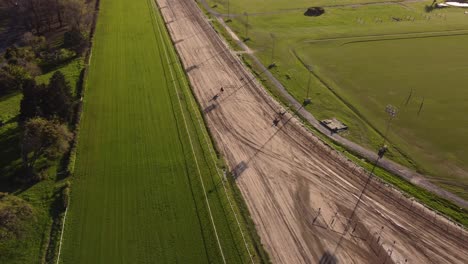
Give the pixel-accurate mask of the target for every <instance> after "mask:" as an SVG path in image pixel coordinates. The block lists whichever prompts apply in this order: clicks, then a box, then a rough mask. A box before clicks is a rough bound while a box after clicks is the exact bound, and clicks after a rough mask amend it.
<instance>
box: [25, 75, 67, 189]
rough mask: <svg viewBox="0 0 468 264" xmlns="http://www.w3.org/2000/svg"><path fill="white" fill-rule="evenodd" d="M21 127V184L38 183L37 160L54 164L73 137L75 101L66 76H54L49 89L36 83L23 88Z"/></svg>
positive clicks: (32, 81) (33, 82) (26, 82)
mask: <svg viewBox="0 0 468 264" xmlns="http://www.w3.org/2000/svg"><path fill="white" fill-rule="evenodd" d="M22 90H23V99H22V100H21V107H20V116H19V124H20V126H21V127H22V131H23V132H22V142H21V153H22V155H21V157H22V161H23V167H22V170H21V173H20V176H21V177H20V180H22V181H30V180H38V179H39V178H40V176H39V175H38V173H37V172H36V170H35V169H36V163H37V161H38V160H40V159H43V160H45V161H53V160H55V159H57V158H58V157H60V156H61V155H63V154H64V153H65V152H66V151H67V150H68V149H69V143H70V141H71V139H72V138H73V134H72V133H71V132H70V131H69V129H68V124H69V123H70V121H71V117H72V113H73V109H74V98H73V94H72V92H71V86H70V85H69V83H68V82H67V81H66V79H65V76H64V75H63V74H62V73H61V72H60V71H57V72H55V73H54V74H53V75H52V77H51V78H50V81H49V84H48V85H43V84H37V83H36V82H35V81H34V80H33V79H29V80H27V81H25V83H24V85H23V89H22Z"/></svg>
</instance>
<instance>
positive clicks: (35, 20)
mask: <svg viewBox="0 0 468 264" xmlns="http://www.w3.org/2000/svg"><path fill="white" fill-rule="evenodd" d="M0 1H2V2H3V5H6V6H7V7H8V8H10V11H9V13H10V14H11V15H12V18H13V19H15V20H16V21H17V20H18V19H19V20H20V21H18V22H19V23H21V24H22V25H23V26H24V27H25V28H26V30H27V31H35V33H36V34H40V33H43V32H46V31H51V30H52V29H54V28H56V27H63V26H64V25H69V26H71V27H75V28H77V29H82V28H85V27H87V26H88V25H89V24H90V23H91V21H92V15H93V9H92V7H90V5H89V2H91V0H22V1H18V0H0Z"/></svg>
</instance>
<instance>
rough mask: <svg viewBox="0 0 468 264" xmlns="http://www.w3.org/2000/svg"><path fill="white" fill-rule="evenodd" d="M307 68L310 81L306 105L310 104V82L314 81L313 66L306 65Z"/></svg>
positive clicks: (305, 100)
mask: <svg viewBox="0 0 468 264" xmlns="http://www.w3.org/2000/svg"><path fill="white" fill-rule="evenodd" d="M306 68H307V71H308V73H309V81H308V82H307V95H306V98H305V99H304V105H308V104H310V97H309V92H310V81H311V79H312V66H310V65H306Z"/></svg>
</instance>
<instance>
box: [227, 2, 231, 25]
mask: <svg viewBox="0 0 468 264" xmlns="http://www.w3.org/2000/svg"><path fill="white" fill-rule="evenodd" d="M227 9H228V18H227V20H228V21H229V20H231V6H230V4H229V0H227Z"/></svg>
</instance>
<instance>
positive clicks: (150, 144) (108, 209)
mask: <svg viewBox="0 0 468 264" xmlns="http://www.w3.org/2000/svg"><path fill="white" fill-rule="evenodd" d="M85 89H86V92H85V97H84V112H83V117H82V121H81V126H80V134H79V144H78V151H77V159H76V163H75V173H74V176H73V177H74V180H73V184H72V188H71V189H72V193H71V200H70V207H69V209H68V212H67V218H66V224H65V231H64V234H63V245H62V249H61V255H60V263H154V262H158V263H246V262H249V261H251V259H250V256H249V254H248V251H250V252H252V254H253V256H252V260H253V261H256V262H261V261H262V260H261V259H260V257H259V256H258V254H256V253H255V249H254V247H253V244H252V242H251V241H250V235H251V234H250V233H249V232H247V231H246V227H245V226H244V224H243V218H242V217H241V214H240V212H239V209H238V207H237V205H236V202H235V201H234V199H233V197H232V196H233V193H232V192H231V189H230V186H229V183H228V182H225V181H223V180H222V179H223V177H224V176H223V175H222V172H221V171H220V170H218V168H217V166H218V165H220V164H221V162H220V161H219V160H217V158H216V154H215V153H214V150H213V146H212V145H211V142H210V139H209V137H208V135H207V131H206V130H205V128H204V125H203V120H202V118H201V115H200V112H199V111H198V108H197V103H196V102H195V100H194V98H193V97H192V94H191V92H190V89H189V87H188V84H187V81H186V79H185V76H184V74H183V71H182V68H181V66H180V65H179V63H178V59H177V57H176V56H175V52H174V50H173V48H172V44H171V42H170V39H169V37H168V35H167V33H166V31H165V29H164V23H162V20H161V17H160V15H159V13H158V11H157V9H156V7H155V4H154V3H153V2H151V1H146V0H137V1H131V2H130V1H125V0H117V1H115V0H114V1H112V0H102V1H101V3H100V11H99V18H98V22H97V27H96V34H95V39H94V44H93V50H92V57H91V62H90V68H89V75H88V78H87V82H86V88H85ZM226 185H227V187H226ZM228 197H230V198H229V200H228ZM234 213H235V215H234ZM239 217H241V218H239ZM238 221H239V222H238ZM241 230H242V233H241ZM243 234H245V236H244V235H243Z"/></svg>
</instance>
